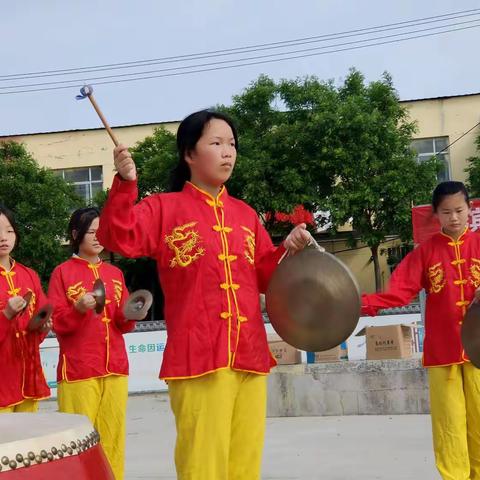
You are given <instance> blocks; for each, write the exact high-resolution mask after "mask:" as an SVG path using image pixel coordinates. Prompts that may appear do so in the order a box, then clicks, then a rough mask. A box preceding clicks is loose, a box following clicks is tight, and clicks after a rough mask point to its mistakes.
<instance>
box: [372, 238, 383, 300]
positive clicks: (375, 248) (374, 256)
mask: <svg viewBox="0 0 480 480" xmlns="http://www.w3.org/2000/svg"><path fill="white" fill-rule="evenodd" d="M370 250H371V251H372V260H373V269H374V271H375V290H376V291H377V292H380V291H381V290H382V276H381V272H380V259H379V257H378V245H374V246H373V247H370Z"/></svg>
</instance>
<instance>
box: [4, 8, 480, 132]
mask: <svg viewBox="0 0 480 480" xmlns="http://www.w3.org/2000/svg"><path fill="white" fill-rule="evenodd" d="M475 9H477V11H475ZM469 10H474V11H470V12H467V11H469ZM459 12H463V13H459ZM447 14H456V15H449V16H447V17H442V22H438V21H436V22H435V23H433V20H440V18H438V16H440V15H447ZM427 17H430V18H429V19H427ZM432 17H436V18H432ZM454 17H456V18H454ZM419 19H427V20H423V22H424V23H423V24H421V25H420V24H419V23H417V24H413V23H403V24H402V25H398V24H399V23H400V22H409V21H412V20H416V21H418V20H419ZM392 24H395V25H392ZM387 25H389V27H387ZM380 26H383V27H382V28H381V29H380V28H379V29H376V30H374V31H370V33H369V36H368V35H367V36H366V35H361V32H358V30H363V32H366V30H365V29H368V28H370V27H380ZM399 27H402V28H399ZM407 27H408V28H407ZM439 27H441V28H439ZM427 29H428V30H427ZM460 29H464V30H460ZM352 30H356V31H357V32H352V33H350V34H346V33H344V34H343V35H341V37H342V38H338V36H337V37H328V35H333V34H339V33H342V32H351V31H352ZM381 30H383V31H381ZM445 30H455V31H451V32H448V33H444V34H442V35H432V33H436V32H439V31H445ZM347 35H349V36H347ZM393 35H397V36H393ZM420 35H425V36H423V37H422V38H415V39H410V40H407V41H398V40H399V39H401V38H405V37H408V36H420ZM426 35H428V36H426ZM319 36H323V37H322V39H320V41H319V39H318V37H319ZM387 36H388V38H386V37H387ZM312 37H316V38H315V39H312ZM306 38H309V39H311V40H310V43H306V40H302V41H299V42H296V43H297V45H294V46H290V47H288V49H287V50H285V49H279V48H271V46H270V47H269V49H266V47H263V48H264V50H258V48H259V47H258V46H259V45H264V44H272V43H275V44H276V45H279V42H287V41H293V40H297V39H306ZM362 39H363V40H365V39H370V40H369V42H364V43H361V44H360V43H352V42H359V40H362ZM313 40H315V41H313ZM479 40H480V4H479V2H478V0H456V1H453V0H422V1H418V0H390V1H385V0H363V1H359V0H297V1H295V2H294V1H292V0H270V1H263V0H242V1H241V2H239V1H238V0H237V1H234V0H224V1H221V0H201V1H200V0H187V1H177V2H166V1H159V0H136V1H135V2H132V1H131V0H128V1H127V0H115V1H114V0H102V1H94V0H83V1H82V2H78V1H77V2H72V1H70V2H65V1H54V0H42V1H38V0H18V1H15V2H3V4H2V7H1V10H0V136H6V135H20V134H27V133H40V132H51V131H64V130H77V129H88V128H97V127H100V126H101V125H100V123H99V119H98V117H97V116H96V115H95V113H94V111H93V110H92V108H91V106H90V105H89V104H88V102H87V101H83V102H78V101H76V100H75V95H77V94H78V93H79V89H80V87H81V86H82V85H83V84H84V83H91V84H92V85H93V88H94V93H95V98H96V100H97V101H98V103H99V105H100V106H101V108H102V110H103V111H104V113H105V116H106V117H107V118H108V120H109V122H110V123H111V124H112V125H113V126H121V125H134V124H144V123H156V122H165V121H172V120H180V119H182V118H183V117H185V116H186V115H188V114H189V113H191V112H193V111H196V110H199V109H201V108H208V107H212V106H214V105H217V104H229V103H230V101H231V98H232V96H233V95H236V94H239V93H241V92H242V90H243V89H245V88H246V87H247V86H248V85H249V84H250V83H251V82H252V81H254V80H255V79H256V78H258V76H259V75H260V74H266V75H269V76H270V77H272V78H274V79H276V80H278V79H281V78H289V79H294V78H298V77H304V76H306V75H316V76H317V77H318V78H320V79H322V80H329V79H333V80H334V81H335V82H337V83H340V82H341V81H342V79H343V78H345V76H346V75H347V74H348V71H349V69H350V68H352V67H354V68H356V69H358V70H360V71H361V72H362V73H363V74H364V75H365V77H366V79H367V80H368V81H372V80H376V79H378V78H380V77H381V75H382V73H383V72H384V71H388V72H389V73H390V74H391V75H392V76H393V81H394V85H395V87H396V88H397V90H398V92H399V95H400V98H401V99H403V100H407V99H408V100H410V99H417V98H431V97H438V96H450V95H461V94H467V93H477V92H480V83H479V80H478V79H479V78H480V62H478V45H479V43H480V42H479ZM386 41H395V43H389V44H384V45H373V46H370V47H368V48H358V46H360V45H365V44H369V43H380V42H386ZM339 44H341V45H339ZM253 46H257V47H256V48H255V50H256V51H247V52H238V51H237V52H238V53H237V54H236V55H235V56H232V55H230V54H229V53H231V52H223V53H222V56H217V57H212V56H211V55H210V56H208V57H207V56H206V55H202V57H204V58H200V59H198V58H197V59H190V60H189V61H188V62H186V60H185V58H183V59H181V60H182V61H181V62H179V61H178V59H177V61H176V62H174V63H172V62H171V60H173V59H172V58H170V60H169V61H168V62H166V61H165V60H163V62H164V63H160V64H158V63H157V64H155V65H148V66H141V67H140V68H139V67H137V68H136V69H132V68H125V69H121V70H118V69H117V70H111V69H110V70H104V71H100V72H98V71H97V72H81V73H77V74H75V75H65V74H63V75H62V76H50V77H39V78H29V76H24V77H23V78H19V77H18V75H19V74H32V73H35V72H47V71H53V70H65V69H78V68H84V67H91V66H101V65H111V64H117V63H128V62H139V61H141V60H146V59H165V57H178V56H185V55H192V54H200V53H205V52H218V51H219V50H222V51H224V50H228V49H239V48H244V47H253ZM326 47H328V48H326ZM352 47H355V49H352ZM314 48H316V49H317V50H311V49H314ZM307 49H309V51H308V52H305V50H307ZM292 50H295V51H297V53H290V54H285V55H283V56H282V55H280V53H284V52H285V51H287V52H291V51H292ZM332 50H343V51H336V52H333V51H332ZM313 53H315V55H313ZM319 53H321V54H319ZM305 54H308V55H310V56H308V57H303V58H290V59H284V60H282V61H278V62H269V63H259V64H256V65H246V66H238V64H239V63H253V62H265V60H269V61H270V60H273V59H278V58H285V57H286V56H300V55H305ZM272 55H276V56H275V57H273V56H272ZM259 56H261V57H263V58H261V59H258V58H254V57H259ZM239 58H243V59H244V60H242V61H241V62H239V61H238V59H239ZM218 62H231V63H222V64H219V63H218ZM205 63H208V64H209V65H208V66H203V67H193V69H196V70H201V69H212V68H214V69H215V70H210V71H204V72H197V73H189V74H185V72H188V71H189V70H192V65H204V64H205ZM227 65H228V66H231V65H237V66H236V67H235V68H225V67H226V66H227ZM175 67H184V68H183V69H181V70H172V69H173V68H175ZM185 67H189V68H185ZM219 67H220V68H219ZM165 69H169V70H168V71H166V72H165ZM155 70H163V71H162V72H154V73H151V74H145V76H149V75H151V76H153V75H157V76H158V75H169V76H163V77H160V78H152V79H144V80H138V81H129V82H118V83H112V84H101V82H105V81H111V80H115V81H116V80H125V79H127V78H128V79H131V78H135V76H133V75H131V76H124V77H116V78H110V79H101V80H100V79H97V80H95V78H96V77H100V76H111V75H125V74H135V75H136V76H138V72H142V71H149V72H151V71H155ZM173 73H175V74H177V75H175V76H171V75H172V74H173ZM178 73H181V75H178ZM14 75H17V77H12V76H14ZM8 76H9V77H8ZM30 77H31V75H30ZM92 78H93V79H92ZM66 80H70V81H72V83H71V84H66V83H65V81H66ZM47 82H60V83H58V84H56V85H37V86H32V87H26V86H25V85H26V84H37V83H47ZM59 86H61V87H68V88H61V89H58V87H59ZM6 87H11V88H6ZM43 88H56V89H55V90H43V91H36V92H26V93H12V92H15V91H18V90H25V89H27V90H31V89H43Z"/></svg>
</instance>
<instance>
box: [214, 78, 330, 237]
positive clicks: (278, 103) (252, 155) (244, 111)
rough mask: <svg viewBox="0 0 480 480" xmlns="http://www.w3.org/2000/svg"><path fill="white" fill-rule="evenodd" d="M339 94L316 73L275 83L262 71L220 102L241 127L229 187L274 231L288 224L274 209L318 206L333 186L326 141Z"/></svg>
mask: <svg viewBox="0 0 480 480" xmlns="http://www.w3.org/2000/svg"><path fill="white" fill-rule="evenodd" d="M335 99H336V92H335V88H334V86H333V84H332V83H325V82H320V81H319V80H318V79H316V78H314V77H309V78H306V79H302V80H295V81H287V80H284V81H280V82H278V83H275V82H274V81H273V80H272V79H270V78H268V77H266V76H261V77H260V78H259V79H258V80H257V81H255V82H253V83H252V84H251V85H250V86H249V87H248V88H247V89H246V90H245V91H244V92H243V93H242V94H240V95H237V96H235V97H234V98H233V102H232V105H231V106H229V107H225V106H221V107H220V109H221V110H223V111H225V112H226V113H228V114H229V115H230V116H232V117H233V119H234V120H235V122H236V124H237V125H238V130H239V142H240V148H239V155H238V160H237V166H236V168H235V171H234V174H233V176H232V179H231V180H230V181H229V185H228V187H229V190H230V192H231V193H232V194H233V195H235V196H237V197H239V198H242V199H244V200H245V201H246V202H247V203H249V204H250V205H252V207H254V208H255V209H256V210H257V211H258V212H259V213H260V214H261V215H262V216H263V219H264V220H265V223H266V227H267V229H268V230H269V231H270V233H280V231H279V229H280V228H279V227H281V226H282V225H279V224H278V223H276V222H275V219H274V215H273V214H274V212H288V213H290V212H291V211H292V209H293V208H294V207H295V206H296V205H303V206H305V207H306V209H307V210H309V211H312V212H313V211H316V210H318V209H321V208H322V204H323V201H324V199H325V197H326V196H327V195H328V194H329V193H330V192H331V190H332V186H333V184H334V179H335V168H334V164H333V163H332V162H331V161H330V156H331V155H330V151H329V149H328V148H326V145H328V144H329V143H330V141H331V135H333V134H334V128H332V127H333V124H332V119H335V118H336V117H335V111H336V108H337V106H336V102H335ZM285 227H286V228H289V227H288V225H283V228H285ZM280 230H281V229H280Z"/></svg>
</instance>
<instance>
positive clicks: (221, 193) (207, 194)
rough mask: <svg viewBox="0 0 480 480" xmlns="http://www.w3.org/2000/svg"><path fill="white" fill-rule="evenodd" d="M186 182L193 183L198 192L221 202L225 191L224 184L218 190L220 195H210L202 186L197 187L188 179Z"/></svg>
mask: <svg viewBox="0 0 480 480" xmlns="http://www.w3.org/2000/svg"><path fill="white" fill-rule="evenodd" d="M186 183H188V184H189V185H191V186H192V187H193V188H194V189H195V190H197V191H198V192H200V193H202V194H203V195H205V196H207V197H208V198H209V199H211V200H212V201H214V202H219V201H220V197H221V196H222V195H223V194H224V192H225V185H222V186H221V188H220V191H219V192H218V195H217V197H216V198H215V197H213V196H212V195H210V194H209V193H208V192H206V191H205V190H202V189H201V188H200V187H197V186H196V185H195V184H194V183H192V182H190V181H187V182H186Z"/></svg>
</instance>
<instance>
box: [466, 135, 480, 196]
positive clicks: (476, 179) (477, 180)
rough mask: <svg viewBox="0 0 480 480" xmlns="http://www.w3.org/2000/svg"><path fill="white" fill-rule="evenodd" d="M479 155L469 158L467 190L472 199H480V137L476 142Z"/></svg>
mask: <svg viewBox="0 0 480 480" xmlns="http://www.w3.org/2000/svg"><path fill="white" fill-rule="evenodd" d="M475 145H476V146H477V152H478V155H477V156H475V157H470V158H467V164H468V166H467V168H466V169H465V172H466V173H467V188H468V191H469V193H470V195H471V196H472V198H480V135H479V136H478V137H477V139H476V140H475Z"/></svg>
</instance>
